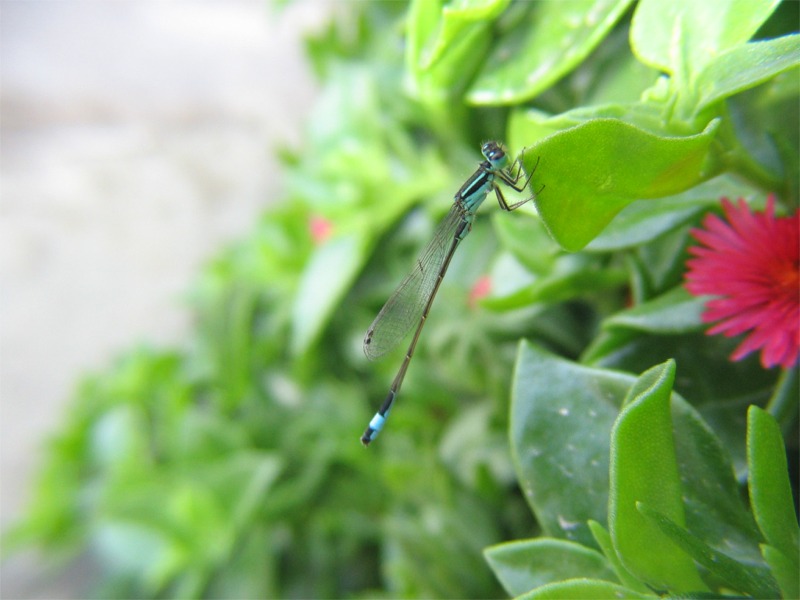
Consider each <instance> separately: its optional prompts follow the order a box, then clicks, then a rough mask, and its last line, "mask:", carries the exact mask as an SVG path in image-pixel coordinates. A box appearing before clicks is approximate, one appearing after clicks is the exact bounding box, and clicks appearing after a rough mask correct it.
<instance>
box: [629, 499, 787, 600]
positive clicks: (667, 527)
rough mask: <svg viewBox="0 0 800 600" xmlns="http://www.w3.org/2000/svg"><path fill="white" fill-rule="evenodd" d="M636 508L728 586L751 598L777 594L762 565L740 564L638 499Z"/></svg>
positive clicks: (773, 583)
mask: <svg viewBox="0 0 800 600" xmlns="http://www.w3.org/2000/svg"><path fill="white" fill-rule="evenodd" d="M636 507H637V509H638V510H639V512H640V513H642V514H643V515H644V516H645V517H647V518H648V519H649V520H650V521H652V522H653V523H655V524H656V525H657V526H658V528H659V529H660V530H661V531H662V532H663V533H664V534H666V535H667V536H669V538H670V539H671V540H672V541H673V542H675V543H676V544H677V545H678V546H680V547H681V548H683V549H684V550H685V551H686V552H687V553H688V554H689V555H690V556H691V557H692V558H694V559H695V560H696V561H697V562H698V563H700V564H701V565H703V566H704V567H705V568H706V569H708V570H709V571H710V572H712V573H714V574H715V575H716V576H717V577H719V578H720V579H721V580H722V581H724V582H725V583H726V584H727V585H728V586H730V587H731V588H732V589H734V590H736V591H738V592H742V593H745V594H748V595H750V596H753V597H754V598H777V597H778V594H779V592H778V588H777V586H776V585H775V581H774V580H773V579H772V578H771V577H770V576H769V573H768V572H767V570H766V569H765V568H763V567H753V566H747V565H744V564H742V563H739V562H737V561H735V560H733V559H732V558H731V557H730V556H727V555H726V554H723V553H722V552H719V551H718V550H714V549H713V548H711V547H710V546H708V544H706V543H704V542H703V541H702V540H701V539H700V538H698V537H697V536H696V535H694V534H692V533H690V532H689V531H687V530H686V528H684V527H681V526H680V525H678V524H676V523H675V521H673V520H672V519H670V518H668V517H666V516H664V515H663V514H661V513H660V512H658V511H657V510H653V509H651V508H649V507H648V506H647V505H646V504H644V503H643V502H638V503H637V504H636Z"/></svg>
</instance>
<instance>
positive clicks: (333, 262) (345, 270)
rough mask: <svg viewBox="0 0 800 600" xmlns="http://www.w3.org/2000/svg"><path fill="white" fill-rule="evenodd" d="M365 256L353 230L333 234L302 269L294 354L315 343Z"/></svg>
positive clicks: (293, 345) (293, 323)
mask: <svg viewBox="0 0 800 600" xmlns="http://www.w3.org/2000/svg"><path fill="white" fill-rule="evenodd" d="M366 259H367V257H366V249H365V244H364V240H363V238H362V237H361V236H359V235H356V234H352V235H348V236H342V237H336V238H333V239H331V240H330V241H328V242H327V243H325V244H323V245H322V246H319V247H318V248H317V249H316V251H315V252H314V254H313V255H312V257H311V259H310V261H309V263H308V265H307V266H306V268H305V270H304V271H303V276H302V279H301V280H300V289H299V290H298V291H297V296H296V298H295V303H294V310H293V312H292V338H291V348H292V352H293V353H294V354H302V353H303V352H305V351H306V350H307V349H308V348H309V346H310V345H311V344H313V343H314V341H315V340H316V339H317V337H318V336H319V335H320V333H321V332H322V329H323V328H324V327H325V326H326V325H327V323H328V319H329V318H330V316H331V314H332V312H333V310H334V309H335V308H336V306H337V305H338V304H339V302H340V301H341V299H342V297H343V296H344V294H345V293H346V292H347V290H348V289H349V288H350V286H351V284H352V283H353V281H354V280H355V278H356V276H357V275H358V271H359V270H360V269H361V267H362V266H363V264H364V261H366Z"/></svg>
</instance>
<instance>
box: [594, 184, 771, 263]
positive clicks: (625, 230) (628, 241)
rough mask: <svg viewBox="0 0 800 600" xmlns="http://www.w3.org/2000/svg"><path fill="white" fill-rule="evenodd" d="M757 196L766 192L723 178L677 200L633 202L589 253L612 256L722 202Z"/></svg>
mask: <svg viewBox="0 0 800 600" xmlns="http://www.w3.org/2000/svg"><path fill="white" fill-rule="evenodd" d="M757 194H758V195H763V192H760V191H759V190H757V189H756V188H754V187H751V186H749V185H747V184H746V183H745V182H743V181H741V180H739V179H734V178H733V177H731V176H729V175H720V176H719V177H715V178H714V179H710V180H708V181H705V182H703V183H701V184H700V185H697V186H695V187H693V188H691V189H688V190H686V191H685V192H682V193H680V194H676V195H674V196H667V197H665V198H657V199H654V200H651V201H649V202H634V203H633V204H629V205H628V206H626V207H625V208H624V209H622V211H621V212H620V213H619V214H618V215H617V216H616V217H614V220H613V221H611V223H609V224H608V226H607V227H606V228H605V229H604V230H603V232H602V233H601V234H600V235H598V236H597V237H596V238H595V239H593V240H592V241H591V243H590V244H589V245H588V246H586V250H587V251H597V252H609V251H612V250H621V249H623V248H631V247H633V246H638V245H640V244H642V243H644V242H648V241H650V240H654V239H655V238H657V237H658V236H660V235H663V234H664V233H666V232H668V231H671V230H673V229H676V228H678V227H680V226H681V225H684V224H685V223H689V222H691V221H692V220H694V219H695V217H697V215H699V214H701V213H702V212H703V211H705V210H708V208H709V207H710V206H718V205H719V202H720V198H744V199H745V200H751V199H754V198H755V196H756V195H757Z"/></svg>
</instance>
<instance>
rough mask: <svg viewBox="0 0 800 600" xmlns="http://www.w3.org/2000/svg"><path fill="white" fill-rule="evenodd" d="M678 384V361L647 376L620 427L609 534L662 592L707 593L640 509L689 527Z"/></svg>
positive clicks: (614, 438) (627, 561)
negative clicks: (676, 424) (673, 409)
mask: <svg viewBox="0 0 800 600" xmlns="http://www.w3.org/2000/svg"><path fill="white" fill-rule="evenodd" d="M674 379H675V364H674V362H672V361H668V362H667V363H665V364H663V365H659V366H657V367H653V368H652V369H651V370H650V371H647V372H645V373H643V374H642V376H641V377H640V378H639V379H638V380H637V382H636V384H635V385H634V386H633V388H632V390H631V398H630V401H628V402H626V406H625V407H624V408H623V410H622V412H621V413H620V415H619V418H618V419H617V421H616V423H615V424H614V429H613V431H612V434H611V464H610V479H611V488H610V494H609V509H608V512H609V529H610V532H611V538H612V539H613V540H614V547H615V548H616V550H617V553H618V554H619V556H620V559H621V560H622V562H623V564H624V565H625V566H626V567H627V568H628V569H629V570H630V571H631V572H632V573H633V574H635V575H636V576H637V577H639V578H640V579H642V580H643V581H645V582H647V583H648V584H650V585H652V586H654V587H655V588H656V589H667V590H670V591H676V592H690V591H700V590H706V589H707V588H706V585H705V584H704V583H703V580H702V579H700V576H699V574H698V572H697V569H696V567H695V566H694V564H693V562H692V560H691V558H690V557H689V556H688V555H687V554H686V553H685V552H684V551H683V550H682V549H681V548H680V547H678V546H677V545H676V544H675V543H674V542H673V541H672V540H671V539H670V538H669V537H668V536H666V535H665V534H664V533H662V532H661V531H660V530H659V529H658V527H657V526H655V525H654V524H652V523H650V522H649V521H648V520H647V519H646V518H645V517H644V516H642V515H641V513H639V511H638V510H637V509H636V504H637V502H645V503H647V504H650V505H652V506H655V507H657V510H659V511H660V512H663V513H664V514H666V515H668V516H669V517H670V518H672V519H673V520H674V521H676V522H677V523H680V524H684V522H685V521H684V513H683V500H682V491H681V483H680V475H679V473H678V461H677V457H676V455H675V443H674V440H673V437H672V418H671V416H670V396H671V394H672V384H673V381H674Z"/></svg>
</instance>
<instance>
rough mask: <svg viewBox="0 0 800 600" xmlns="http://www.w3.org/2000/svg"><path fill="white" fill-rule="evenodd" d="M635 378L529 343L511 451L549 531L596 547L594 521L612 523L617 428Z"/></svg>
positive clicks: (518, 380)
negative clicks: (611, 470)
mask: <svg viewBox="0 0 800 600" xmlns="http://www.w3.org/2000/svg"><path fill="white" fill-rule="evenodd" d="M634 381H635V379H634V378H633V377H630V376H628V375H623V374H621V373H615V372H611V371H602V370H598V369H590V368H586V367H583V366H580V365H577V364H574V363H571V362H569V361H567V360H564V359H561V358H557V357H555V356H553V355H551V354H548V353H546V352H544V351H543V350H540V349H539V348H536V347H535V346H532V345H530V344H528V343H527V342H522V343H521V345H520V348H519V354H518V356H517V364H516V369H515V373H514V380H513V387H512V399H511V416H510V424H509V427H510V436H511V450H512V455H513V459H514V464H515V467H516V470H517V477H518V479H519V483H520V486H521V487H522V490H523V492H524V494H525V498H526V500H527V501H528V503H529V504H530V506H531V508H532V509H533V512H534V514H535V515H536V518H537V520H538V521H539V523H540V524H541V526H542V529H543V530H544V533H545V535H550V536H554V537H560V538H567V539H570V540H575V541H579V542H581V543H582V544H584V545H588V546H591V545H593V543H594V542H593V536H592V534H591V532H590V531H589V528H588V525H587V521H588V520H589V519H594V520H595V521H598V522H600V523H604V522H605V521H606V507H607V505H608V453H609V433H610V431H611V426H612V424H613V422H614V419H615V418H616V416H617V413H618V410H619V406H620V403H621V402H622V399H623V398H624V397H625V394H626V393H627V391H628V389H629V388H630V386H631V385H632V384H633V382H634Z"/></svg>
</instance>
